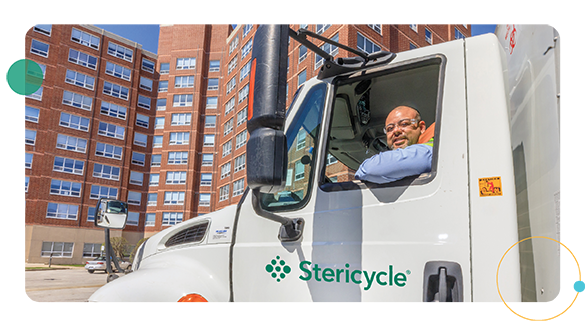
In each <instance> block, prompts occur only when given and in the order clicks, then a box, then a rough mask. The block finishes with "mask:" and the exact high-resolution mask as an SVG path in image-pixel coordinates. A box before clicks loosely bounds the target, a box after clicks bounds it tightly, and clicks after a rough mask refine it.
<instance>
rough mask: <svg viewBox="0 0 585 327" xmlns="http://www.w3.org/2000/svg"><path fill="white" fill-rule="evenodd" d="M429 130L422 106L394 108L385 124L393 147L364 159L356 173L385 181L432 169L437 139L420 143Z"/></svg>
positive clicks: (379, 181) (388, 141)
mask: <svg viewBox="0 0 585 327" xmlns="http://www.w3.org/2000/svg"><path fill="white" fill-rule="evenodd" d="M425 131H426V125H425V122H424V121H423V120H421V117H420V113H419V112H418V110H416V109H414V108H411V107H408V106H398V107H396V108H394V109H393V110H392V111H390V113H389V114H388V116H387V117H386V125H385V127H384V133H386V141H387V144H388V147H389V148H390V150H389V151H384V152H380V153H378V154H375V155H373V156H372V157H370V158H368V159H366V160H364V162H362V164H361V165H360V167H359V169H358V171H357V172H356V174H355V177H356V178H357V179H359V180H362V181H369V182H374V183H379V184H382V183H389V182H394V181H397V180H400V179H402V178H404V177H407V176H414V175H420V174H422V173H425V172H429V171H431V162H432V155H433V139H432V138H431V139H430V140H428V141H427V142H426V143H423V144H419V139H420V138H421V135H422V134H423V133H424V132H425Z"/></svg>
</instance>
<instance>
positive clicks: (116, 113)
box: [100, 101, 127, 120]
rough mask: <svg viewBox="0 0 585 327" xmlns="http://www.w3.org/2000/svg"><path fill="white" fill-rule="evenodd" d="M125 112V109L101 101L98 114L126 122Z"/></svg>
mask: <svg viewBox="0 0 585 327" xmlns="http://www.w3.org/2000/svg"><path fill="white" fill-rule="evenodd" d="M126 111H127V109H126V108H125V107H122V106H119V105H117V104H113V103H109V102H105V101H102V106H101V107H100V113H101V114H102V115H106V116H110V117H114V118H119V119H122V120H126Z"/></svg>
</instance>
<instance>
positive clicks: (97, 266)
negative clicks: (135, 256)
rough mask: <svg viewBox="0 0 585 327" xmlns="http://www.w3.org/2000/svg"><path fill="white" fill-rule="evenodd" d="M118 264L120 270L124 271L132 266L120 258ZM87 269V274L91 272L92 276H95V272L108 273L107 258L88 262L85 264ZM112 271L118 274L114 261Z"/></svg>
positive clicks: (102, 257)
mask: <svg viewBox="0 0 585 327" xmlns="http://www.w3.org/2000/svg"><path fill="white" fill-rule="evenodd" d="M118 263H119V264H120V268H122V269H124V270H127V269H128V268H130V265H131V263H130V262H128V261H125V260H122V259H120V258H118ZM85 269H87V272H89V273H90V274H93V272H94V271H96V270H103V271H106V257H104V256H100V257H97V258H95V259H94V260H91V261H87V262H86V263H85ZM112 271H115V272H117V271H116V266H115V265H114V261H112Z"/></svg>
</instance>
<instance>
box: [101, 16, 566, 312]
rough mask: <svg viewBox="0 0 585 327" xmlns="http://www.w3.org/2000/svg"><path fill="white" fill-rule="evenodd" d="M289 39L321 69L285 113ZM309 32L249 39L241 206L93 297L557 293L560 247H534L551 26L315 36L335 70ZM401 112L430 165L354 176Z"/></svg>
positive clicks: (554, 170)
mask: <svg viewBox="0 0 585 327" xmlns="http://www.w3.org/2000/svg"><path fill="white" fill-rule="evenodd" d="M289 34H290V36H291V37H293V38H294V39H295V40H298V41H299V42H302V43H303V44H306V45H307V47H308V48H309V49H311V50H313V51H316V52H317V53H318V54H319V55H320V56H322V57H323V58H324V64H323V66H322V69H321V71H320V73H319V76H317V77H316V78H313V79H311V80H308V81H306V82H305V83H304V84H303V85H302V87H301V88H300V89H299V90H298V91H297V94H296V95H295V99H294V100H293V103H292V104H291V105H290V107H289V108H288V110H286V109H285V88H286V62H287V61H286V55H287V50H286V49H287V48H286V47H287V44H288V36H289ZM307 36H311V37H314V38H316V39H320V36H318V35H315V34H313V33H310V32H308V31H304V30H299V31H298V32H295V31H292V30H290V29H289V28H288V26H277V25H263V26H260V27H259V29H258V31H257V33H256V35H255V40H254V48H253V58H254V59H253V64H252V71H251V82H250V85H251V87H250V89H251V92H250V100H249V101H250V104H249V108H251V110H250V113H249V117H248V119H249V121H248V130H249V133H250V138H249V141H248V145H247V181H248V186H249V187H248V189H247V190H246V192H245V194H244V195H243V196H242V199H241V201H240V203H238V204H237V205H235V206H230V207H227V208H224V209H222V210H219V211H216V212H212V213H210V214H207V215H204V216H200V217H195V218H192V219H189V220H187V221H185V222H183V223H181V224H178V225H175V226H173V227H171V228H168V229H166V230H164V231H162V232H159V233H158V234H156V235H154V236H152V237H150V238H149V239H148V240H147V241H146V242H145V243H144V244H142V245H141V246H140V248H139V250H138V253H137V255H136V259H135V260H134V262H133V266H132V268H133V272H132V273H129V274H127V275H126V276H124V277H122V278H118V279H116V280H113V281H112V282H110V283H108V284H106V285H105V286H104V287H102V288H100V289H99V290H98V291H96V292H95V293H94V294H93V295H92V297H91V298H90V301H385V302H386V301H412V302H416V301H419V302H420V301H423V302H433V301H445V302H459V301H466V302H467V301H500V297H499V293H498V287H499V289H501V290H506V294H507V298H506V301H508V302H514V301H550V300H552V299H554V298H555V297H556V296H557V294H558V292H559V288H560V286H559V279H560V272H559V267H560V262H559V258H560V254H559V244H555V243H556V242H551V241H548V242H546V241H545V242H538V241H536V239H534V238H531V237H535V236H544V237H549V238H552V239H555V240H558V239H559V206H560V204H559V201H560V198H559V197H560V162H559V161H560V152H559V151H560V150H559V149H560V135H559V116H560V113H559V49H560V41H559V37H558V34H557V32H556V31H555V30H554V29H553V28H552V27H549V26H519V25H509V26H500V27H498V28H497V30H496V33H495V35H494V34H487V35H482V36H477V37H470V38H466V39H460V40H455V41H451V42H446V43H443V44H437V45H433V46H429V47H424V48H419V49H415V50H411V51H406V52H401V53H398V54H393V53H388V52H378V53H372V54H367V53H364V52H362V51H359V50H351V49H348V48H347V47H345V46H343V45H341V44H339V43H337V42H333V41H327V40H325V41H327V42H328V43H329V44H330V46H331V47H340V48H343V49H346V50H348V51H352V52H354V53H356V54H357V55H358V56H357V57H355V58H342V59H339V58H338V59H334V58H333V57H331V56H330V55H329V53H328V52H325V51H323V50H321V51H320V48H319V47H317V46H314V45H312V44H311V43H309V42H308V41H307V40H306V39H307V38H306V37H307ZM321 39H323V38H321ZM398 105H409V106H413V107H415V108H417V109H418V110H419V111H420V112H421V116H422V119H423V120H424V121H425V122H426V124H427V126H430V125H431V124H434V126H433V128H432V129H429V130H432V132H431V133H432V135H431V136H433V137H434V144H433V159H432V170H431V172H429V173H424V174H422V175H419V176H412V177H408V178H405V179H403V180H399V181H396V182H392V183H387V184H374V183H369V182H362V181H358V180H354V178H353V173H354V172H355V170H357V168H358V167H359V165H360V163H361V162H362V161H363V160H364V159H366V158H367V157H369V156H371V155H373V154H375V153H378V152H379V151H385V150H386V144H385V142H386V141H385V140H386V139H385V134H384V132H383V127H384V121H385V118H386V115H387V114H388V112H389V111H390V110H391V109H392V108H394V107H396V106H398ZM526 238H530V239H528V240H526V241H523V242H521V243H519V244H518V245H517V246H515V247H512V246H513V245H514V244H516V243H517V242H519V241H521V240H524V239H526ZM549 243H550V244H549ZM511 247H512V249H511V250H510V251H509V252H508V253H507V255H506V256H505V260H503V261H502V262H505V264H502V268H501V269H500V271H499V275H498V274H497V272H498V268H499V267H500V262H501V260H502V258H503V256H504V253H505V252H506V251H507V250H508V249H509V248H511ZM504 266H505V268H504ZM498 276H499V280H498V283H497V284H496V278H498Z"/></svg>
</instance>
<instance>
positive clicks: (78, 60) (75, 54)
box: [69, 49, 98, 70]
mask: <svg viewBox="0 0 585 327" xmlns="http://www.w3.org/2000/svg"><path fill="white" fill-rule="evenodd" d="M97 61H98V59H97V58H96V57H94V56H92V55H88V54H87V53H83V52H81V51H77V50H74V49H69V62H72V63H74V64H78V65H81V66H83V67H87V68H91V69H93V70H95V69H96V67H97Z"/></svg>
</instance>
